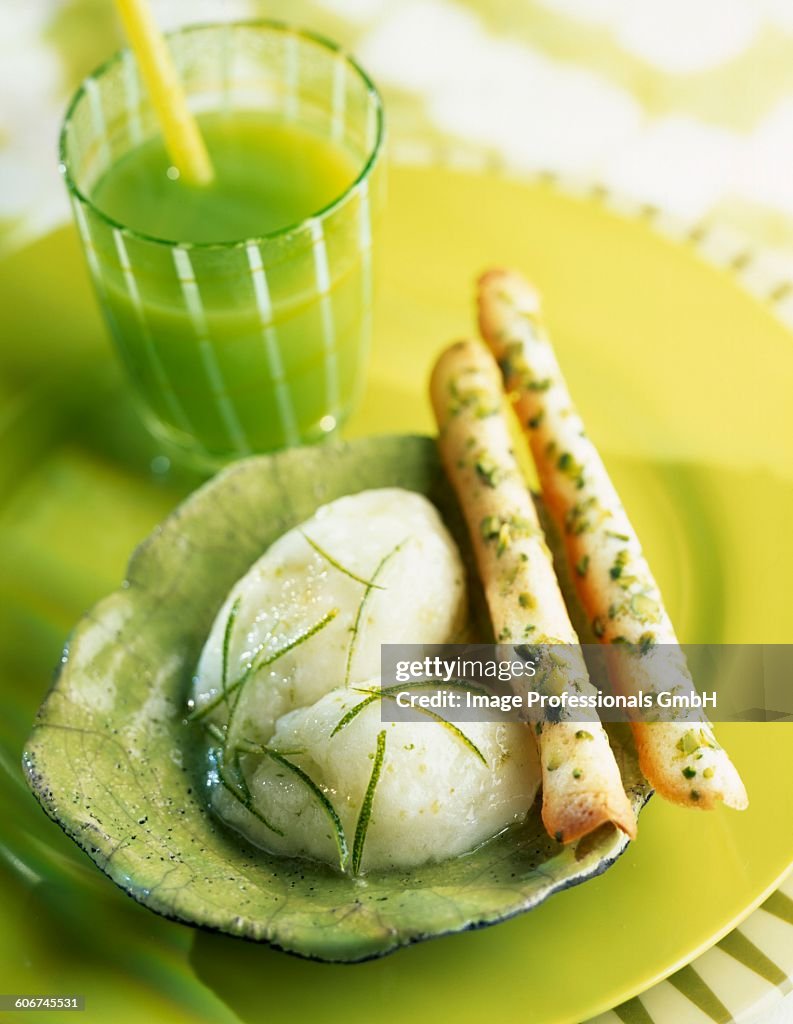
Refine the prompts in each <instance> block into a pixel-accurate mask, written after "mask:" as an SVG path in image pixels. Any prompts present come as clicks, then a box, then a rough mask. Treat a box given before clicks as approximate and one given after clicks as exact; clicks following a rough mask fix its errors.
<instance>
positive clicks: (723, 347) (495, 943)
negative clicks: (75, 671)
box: [0, 169, 793, 1024]
mask: <svg viewBox="0 0 793 1024" xmlns="http://www.w3.org/2000/svg"><path fill="white" fill-rule="evenodd" d="M381 251H382V254H383V259H382V265H381V292H380V300H379V309H378V314H379V319H378V327H377V330H378V335H377V346H376V351H375V358H374V365H373V372H372V376H371V386H370V390H369V392H368V394H367V397H366V399H365V402H364V407H363V409H362V411H361V414H360V415H359V417H357V418H356V421H355V422H354V423H353V424H351V427H350V433H351V435H358V436H360V435H363V434H366V433H370V432H373V431H380V432H394V431H416V430H419V431H429V430H430V429H431V422H430V416H429V408H428V403H427V400H426V397H425V386H426V376H427V370H428V367H429V365H430V363H431V361H432V358H433V356H434V354H435V352H437V350H438V349H439V348H440V347H441V346H442V345H443V344H444V343H445V342H447V341H448V340H449V339H450V338H452V337H455V336H458V335H461V334H465V333H468V332H470V330H471V323H472V320H471V305H470V300H469V296H470V294H471V291H470V289H471V280H472V278H473V276H474V275H475V274H476V273H477V272H478V271H480V270H481V269H483V268H484V267H485V266H486V265H488V264H489V263H491V262H498V263H514V264H516V265H518V266H521V267H523V268H524V269H525V270H526V271H527V272H528V273H530V274H531V275H532V276H533V277H534V279H535V280H536V281H537V283H538V285H539V286H540V288H541V289H542V290H543V293H544V295H545V297H546V306H547V311H548V318H549V320H550V323H551V326H552V329H553V331H554V334H555V337H556V339H557V342H558V345H559V349H560V354H561V358H562V360H563V363H564V366H565V368H566V370H567V373H568V376H569V378H570V383H571V387H572V388H573V390H574V393H575V395H576V398H577V399H578V401H579V404H580V406H581V408H582V411H583V413H584V415H585V418H586V419H587V421H588V423H589V426H590V432H591V434H592V435H593V436H594V437H595V439H596V440H597V442H598V444H599V445H600V447H601V448H602V450H603V451H604V454H605V455H606V458H607V461H608V463H609V466H610V468H611V469H612V472H613V475H614V477H615V480H616V483H617V485H618V487H619V489H620V491H621V492H622V494H623V495H624V497H625V500H626V503H627V505H628V508H629V510H630V512H631V515H632V518H633V519H634V521H635V523H636V525H637V527H638V529H639V532H640V534H641V536H642V539H643V541H644V543H645V547H646V549H647V551H648V554H649V556H650V559H651V562H652V564H653V566H654V568H655V569H656V571H657V574H658V576H659V578H660V582H661V584H662V586H663V588H664V590H665V593H666V596H667V601H668V604H669V607H670V611H671V613H672V617H673V619H674V620H675V622H676V624H677V625H678V627H679V632H680V634H681V637H682V638H683V639H684V640H685V641H688V642H704V641H711V642H720V641H722V642H751V641H754V642H785V641H788V640H789V639H790V628H789V612H788V609H789V600H788V595H787V581H788V580H789V579H790V578H791V576H792V575H793V550H791V548H790V545H786V544H784V543H783V542H782V538H784V537H785V536H786V535H787V531H788V529H789V526H788V524H789V522H790V521H791V519H793V483H792V481H793V457H791V450H790V448H791V445H790V438H791V436H793V422H792V421H793V409H792V408H791V406H790V402H789V395H790V393H791V392H792V391H793V340H792V339H791V337H790V335H789V334H788V332H787V331H786V330H784V329H783V328H782V326H781V325H780V324H779V323H777V321H776V320H775V319H774V317H773V316H772V314H771V311H770V310H769V309H768V308H766V307H764V306H762V305H761V304H760V303H758V302H757V301H755V300H753V299H751V298H750V297H749V296H747V295H746V294H744V293H743V292H742V291H741V290H740V289H739V288H738V287H737V286H736V285H735V283H734V281H733V279H732V278H731V276H730V275H729V274H727V273H726V272H721V271H717V270H714V269H712V268H710V267H708V266H706V265H704V264H703V263H702V262H701V261H700V260H699V259H698V257H697V256H696V254H695V253H694V251H693V249H692V248H691V247H686V246H683V245H680V244H677V243H674V242H671V241H667V240H665V239H662V238H659V237H658V236H656V235H655V234H654V233H653V231H652V230H651V229H650V228H649V227H648V226H647V225H646V224H643V223H638V222H631V221H627V220H624V219H622V218H620V217H618V216H616V215H614V214H611V213H609V212H608V210H606V209H604V207H603V206H602V205H600V204H599V203H597V202H594V201H584V200H576V199H573V198H568V197H565V196H562V195H560V194H558V193H557V192H555V191H553V190H552V189H551V188H549V187H547V186H545V185H536V186H531V187H528V186H525V185H521V184H520V183H517V182H514V183H513V182H506V181H503V180H500V179H497V178H485V177H480V176H476V175H464V174H453V173H449V172H443V171H439V170H432V171H429V170H423V169H416V170H395V171H394V173H393V174H392V178H391V202H390V209H389V218H388V224H387V233H386V238H385V239H384V246H383V248H382V250H381ZM0 308H2V310H3V321H4V338H3V346H2V352H0V394H2V395H3V396H4V397H5V398H7V401H5V403H4V416H3V421H2V431H3V432H2V434H1V435H0V453H1V454H0V525H1V526H2V530H0V556H1V557H2V565H3V572H2V576H0V592H2V619H1V620H0V629H1V630H2V637H3V640H2V646H1V648H0V671H1V672H2V680H1V684H2V685H1V689H2V694H3V700H4V715H3V716H2V719H1V720H0V740H1V741H2V753H3V763H4V764H5V765H6V770H7V775H6V784H5V785H4V786H3V788H2V793H0V799H2V801H3V803H2V807H0V813H2V815H3V822H4V829H3V842H2V848H1V849H0V852H1V853H2V855H3V858H4V862H5V863H4V866H3V867H2V868H1V869H0V873H1V875H2V877H0V882H1V883H2V892H3V900H2V901H0V936H1V937H2V938H0V951H1V952H2V956H1V957H0V964H1V965H2V966H0V987H1V988H2V989H3V990H4V991H7V992H11V991H20V990H21V991H28V992H35V991H42V990H51V991H52V990H57V991H59V992H69V991H74V992H84V993H86V994H87V995H88V999H89V1003H88V1005H89V1009H90V1011H91V1012H90V1013H89V1015H88V1019H93V1020H97V1021H104V1020H109V1019H112V1020H114V1021H118V1022H120V1024H124V1022H126V1021H130V1022H133V1021H134V1022H137V1021H140V1020H141V1019H145V1018H146V1017H148V1018H149V1019H152V1020H156V1021H171V1020H173V1021H194V1020H201V1021H203V1020H224V1021H235V1020H243V1021H249V1022H258V1021H260V1020H261V1019H262V1018H263V1017H270V1016H273V1017H275V1016H279V1017H282V1018H288V1019H292V1020H302V1019H311V1018H313V1017H317V1018H322V1019H323V1020H326V1021H329V1022H333V1021H342V1020H344V1021H350V1020H361V1021H363V1020H369V1019H371V1016H372V1009H371V1007H372V1006H373V1005H375V1004H376V1005H377V1007H378V1009H377V1015H378V1018H379V1019H381V1020H382V1021H384V1022H386V1024H388V1022H390V1021H394V1022H396V1021H397V1020H400V1021H401V1020H404V1019H410V1018H412V1019H414V1020H415V1021H417V1022H425V1021H426V1022H429V1021H431V1020H436V1019H437V1018H438V1017H439V1016H440V1017H442V1018H444V1019H445V1018H447V1017H449V1016H453V1017H455V1018H456V1019H458V1020H460V1021H465V1022H467V1021H471V1022H473V1021H477V1022H479V1021H481V1020H483V1019H490V1018H491V1016H501V1017H502V1018H503V1019H506V1020H514V1019H521V1020H528V1021H531V1020H533V1021H537V1022H542V1024H563V1022H573V1021H577V1020H581V1019H582V1018H584V1017H586V1016H588V1015H591V1014H593V1013H595V1012H597V1011H599V1010H601V1009H604V1008H605V1007H607V1006H609V1005H613V1004H615V1003H617V1002H619V1001H620V1000H622V999H626V998H628V997H629V996H631V995H633V994H634V993H636V992H638V991H641V990H642V989H644V988H645V987H647V986H648V985H650V984H652V983H653V982H654V981H655V980H657V979H658V978H661V977H663V976H665V975H667V974H669V973H670V972H671V971H673V970H674V969H675V968H677V967H678V966H680V965H681V964H683V963H685V962H687V961H688V960H690V959H691V958H692V957H694V956H695V955H696V954H697V953H698V952H699V951H701V950H702V949H704V948H706V947H707V946H708V945H710V944H712V943H713V942H714V941H716V939H717V938H719V937H720V936H721V935H722V934H724V933H726V932H727V931H728V930H729V929H730V928H731V927H733V926H734V925H735V923H737V922H738V921H739V920H741V919H742V918H743V917H744V916H745V915H746V914H747V913H748V912H749V910H750V909H751V908H752V907H753V906H755V905H756V904H757V903H759V902H760V901H761V900H762V898H763V897H764V895H766V894H767V893H768V892H769V891H770V890H771V889H772V888H773V887H774V885H775V884H776V882H777V880H778V879H779V878H780V877H781V876H782V875H783V873H784V872H785V870H786V868H787V867H788V866H789V865H790V862H791V859H793V841H791V836H793V795H791V790H790V787H789V784H788V782H787V780H788V779H789V778H790V774H791V769H793V754H792V753H791V749H792V748H791V742H790V740H791V731H790V727H789V726H788V725H787V724H781V723H780V724H774V723H770V724H765V723H756V724H749V725H733V726H730V727H725V728H722V730H721V735H722V736H723V738H724V741H725V743H726V744H727V745H728V746H729V747H730V750H731V752H733V753H734V756H735V760H736V762H737V763H738V765H739V767H740V769H741V771H742V773H743V775H744V777H745V779H746V782H747V786H748V788H749V791H750V796H751V800H752V805H751V807H750V809H749V811H747V812H746V813H745V814H736V813H730V812H728V811H725V812H719V813H716V814H713V815H704V814H697V813H693V812H684V811H680V810H676V809H674V808H671V807H669V806H668V805H665V804H663V803H662V801H660V800H653V801H651V803H650V805H649V806H648V808H647V809H646V810H645V812H644V813H643V815H642V819H641V828H640V837H639V840H638V841H637V842H636V843H634V844H632V845H631V846H630V847H629V849H628V850H627V852H626V853H625V854H624V855H623V857H622V858H621V859H620V860H619V861H618V862H617V864H616V865H615V866H614V867H613V868H612V869H611V870H610V871H608V872H606V873H605V874H604V875H603V876H601V877H600V878H597V879H594V880H593V881H590V882H587V883H586V884H585V885H582V886H579V887H577V888H575V889H571V890H569V891H568V892H564V893H561V894H559V895H557V896H555V897H554V898H553V899H551V900H549V901H548V902H547V903H545V904H543V906H541V907H539V908H537V909H536V910H534V911H532V912H531V913H530V914H526V915H523V916H521V917H519V918H516V919H514V920H512V921H509V922H507V923H505V924H502V925H499V926H498V927H497V928H492V929H487V930H485V931H478V932H471V933H466V934H462V935H457V936H452V937H449V938H444V939H441V940H438V941H436V942H433V943H427V944H424V945H421V946H414V947H412V948H410V949H407V950H405V951H403V952H400V953H399V954H398V955H396V956H394V957H390V958H387V959H385V960H381V961H376V962H371V963H367V964H362V965H360V966H357V967H354V968H345V967H340V966H339V967H337V966H328V965H320V964H313V963H308V962H303V961H299V960H295V959H292V958H288V957H285V956H284V955H283V954H280V953H277V952H274V951H271V950H268V949H266V948H264V947H261V946H257V945H252V944H250V945H248V944H244V943H241V942H239V941H237V940H233V939H229V938H226V937H223V936H219V935H210V934H206V933H198V932H194V931H192V930H191V929H188V928H185V927H183V926H181V925H178V924H174V923H171V922H168V921H165V920H163V919H161V918H158V917H156V916H155V915H153V914H151V913H150V912H149V911H147V910H144V909H142V908H140V907H139V906H137V905H136V904H135V903H134V902H133V901H131V900H129V899H127V898H126V897H125V896H123V894H121V893H120V892H119V891H118V890H117V889H116V888H115V887H114V886H113V885H111V883H110V882H108V881H107V879H105V878H104V877H103V876H102V875H101V874H100V872H98V871H97V870H96V868H95V867H94V866H93V865H92V864H91V863H90V861H89V860H88V859H87V858H85V857H84V856H83V855H82V854H80V853H79V851H77V850H76V848H75V847H74V846H73V844H71V843H70V842H69V841H68V840H67V839H65V837H63V836H62V835H61V833H60V831H59V830H58V829H57V827H56V826H55V825H54V824H52V823H51V822H49V821H48V820H47V819H46V817H45V816H44V815H43V814H42V813H41V811H40V809H39V808H38V807H37V806H36V803H35V801H34V799H33V798H32V796H31V795H30V793H29V791H28V790H27V788H26V787H25V786H24V783H23V780H22V777H21V771H20V769H19V767H18V765H19V757H20V754H21V750H22V746H23V743H24V740H25V738H26V736H27V734H28V731H29V728H30V724H31V722H32V719H33V715H34V713H35V710H36V708H37V706H38V705H39V703H40V702H41V699H42V698H43V696H44V695H45V692H46V690H47V688H48V686H49V681H50V677H51V672H52V669H53V667H54V666H55V665H56V663H57V661H58V657H59V652H60V648H61V645H62V643H63V640H64V638H65V636H66V634H67V632H68V631H69V630H70V629H71V628H72V626H73V625H74V622H75V621H76V620H77V619H78V618H79V616H80V614H82V613H83V612H84V611H85V609H87V608H88V607H90V606H91V605H92V604H93V603H94V602H95V601H96V600H97V599H98V598H100V597H101V596H103V595H104V594H106V593H109V592H110V591H112V590H113V589H115V588H116V587H117V586H118V583H119V581H120V580H121V578H122V576H123V573H124V567H125V564H126V560H127V558H128V556H129V552H130V551H131V550H132V548H133V546H134V545H135V543H137V542H138V541H140V540H141V539H142V538H143V537H145V536H146V535H147V534H148V532H149V531H150V530H151V529H152V527H153V526H154V525H155V524H156V523H157V522H159V521H160V520H162V519H163V518H164V516H165V515H166V514H167V513H168V512H169V511H170V510H171V509H172V508H173V507H174V506H175V505H176V503H177V501H178V500H179V499H180V498H181V497H182V496H183V495H184V494H185V493H186V491H187V489H188V487H189V486H190V485H191V484H192V482H191V481H187V480H183V479H174V478H173V477H169V476H165V477H161V476H152V475H151V474H150V473H149V463H150V460H151V458H152V457H153V456H154V455H155V454H156V452H155V451H154V450H152V449H151V447H150V446H148V443H147V442H146V441H145V440H144V439H143V438H142V435H141V434H140V432H139V431H138V430H137V428H136V427H135V422H134V419H133V418H132V416H131V414H130V412H129V410H128V409H127V407H126V405H125V404H124V402H123V401H122V400H121V392H120V391H119V385H118V377H117V374H116V371H115V369H114V365H113V363H112V360H111V358H110V355H109V352H108V346H107V343H106V342H105V340H104V337H103V335H102V333H101V330H100V328H99V326H98V321H97V317H96V314H95V311H94V307H93V301H92V297H91V296H90V294H89V291H88V288H87V284H86V281H85V273H84V269H83V264H82V260H81V256H80V254H79V252H78V248H77V245H76V242H75V240H74V238H73V236H72V234H71V232H70V231H63V232H61V233H57V234H55V235H53V236H50V237H49V238H47V239H45V240H44V241H42V242H40V243H39V244H37V245H36V246H34V247H32V248H31V249H29V250H28V251H27V252H26V253H24V254H20V255H19V256H17V257H15V258H14V259H13V260H12V261H11V262H10V263H8V264H6V265H5V266H3V268H2V272H1V273H0ZM155 466H156V468H158V469H159V468H160V467H161V463H159V462H158V463H156V464H155ZM33 1019H35V1016H34V1018H33Z"/></svg>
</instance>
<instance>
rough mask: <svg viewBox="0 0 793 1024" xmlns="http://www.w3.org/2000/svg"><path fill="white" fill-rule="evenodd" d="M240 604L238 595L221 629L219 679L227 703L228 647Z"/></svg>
mask: <svg viewBox="0 0 793 1024" xmlns="http://www.w3.org/2000/svg"><path fill="white" fill-rule="evenodd" d="M241 604H242V598H241V597H238V598H237V600H236V601H235V602H234V604H233V605H232V606H231V611H230V612H229V616H228V618H227V619H226V628H225V629H224V630H223V664H222V668H221V674H220V680H221V685H222V687H223V696H224V697H225V698H226V703H228V699H229V698H228V691H227V687H228V682H229V648H230V647H231V634H232V632H233V630H234V623H235V622H236V621H237V613H238V612H239V610H240V605H241Z"/></svg>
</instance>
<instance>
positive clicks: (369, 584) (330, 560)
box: [299, 530, 385, 590]
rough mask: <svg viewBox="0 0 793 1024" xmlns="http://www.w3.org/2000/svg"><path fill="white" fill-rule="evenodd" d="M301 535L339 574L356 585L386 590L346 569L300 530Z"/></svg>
mask: <svg viewBox="0 0 793 1024" xmlns="http://www.w3.org/2000/svg"><path fill="white" fill-rule="evenodd" d="M299 533H300V536H301V537H302V538H303V540H304V541H305V542H306V543H307V544H309V545H310V546H311V547H312V548H313V549H314V550H315V551H316V553H317V554H318V555H319V556H320V558H324V559H325V561H326V562H328V563H329V564H330V565H332V566H333V568H334V569H338V570H339V572H343V573H344V575H345V576H349V577H350V579H351V580H355V582H356V583H362V584H363V585H364V586H365V587H374V588H375V589H376V590H385V587H381V586H378V585H377V584H376V583H373V582H372V580H367V579H364V578H363V576H358V575H357V573H354V572H353V571H352V569H347V568H345V566H343V565H342V564H341V562H339V561H337V560H336V559H335V558H334V557H333V555H331V554H330V553H329V552H327V551H326V550H325V549H324V548H323V547H320V545H319V544H317V542H316V541H315V540H314V539H313V538H311V537H309V535H308V534H307V533H304V532H303V531H302V530H300V531H299Z"/></svg>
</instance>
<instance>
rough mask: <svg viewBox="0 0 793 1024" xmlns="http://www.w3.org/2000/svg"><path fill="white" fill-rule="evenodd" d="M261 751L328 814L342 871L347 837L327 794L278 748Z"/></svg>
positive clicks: (347, 857)
mask: <svg viewBox="0 0 793 1024" xmlns="http://www.w3.org/2000/svg"><path fill="white" fill-rule="evenodd" d="M261 752H262V753H263V754H265V755H266V756H267V757H269V758H270V759H271V760H273V761H275V762H276V763H277V764H280V765H281V766H282V767H284V768H286V769H287V770H288V771H290V772H292V773H293V774H294V775H296V776H297V777H298V779H300V781H301V782H302V783H303V784H304V785H305V786H306V787H307V788H308V789H309V790H310V791H311V793H312V794H313V795H314V797H315V798H316V800H317V802H318V803H319V805H320V807H321V808H322V809H323V811H324V812H325V814H326V815H327V816H328V819H329V820H330V823H331V825H332V826H333V831H334V835H335V838H336V848H337V850H338V851H339V867H340V868H341V870H342V871H345V870H346V868H347V861H348V860H349V857H350V851H349V848H348V846H347V837H346V836H345V834H344V828H343V827H342V823H341V819H340V818H339V815H338V812H337V811H336V808H335V807H334V806H333V804H332V803H331V802H330V800H329V799H328V797H327V795H326V794H325V793H323V792H322V790H321V789H320V788H319V786H318V785H317V784H316V782H314V780H313V779H312V778H311V776H310V775H309V774H308V773H307V772H304V771H303V769H302V768H300V767H299V766H298V765H296V764H295V763H294V762H293V761H290V760H288V758H286V757H284V755H283V754H282V753H280V752H279V751H278V750H272V749H271V748H270V747H262V748H261Z"/></svg>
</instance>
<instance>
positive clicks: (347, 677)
mask: <svg viewBox="0 0 793 1024" xmlns="http://www.w3.org/2000/svg"><path fill="white" fill-rule="evenodd" d="M409 540H410V538H409V537H405V539H404V540H402V541H400V542H399V544H397V545H396V546H395V547H393V548H392V549H391V550H390V551H389V552H388V553H387V554H385V555H383V557H382V558H381V559H380V562H379V564H378V566H377V568H376V569H375V571H374V572H373V573H372V578H371V580H370V581H369V582H368V583H367V584H366V590H364V592H363V597H362V598H361V602H360V604H359V605H358V611H357V612H356V615H355V622H354V623H353V624H352V633H351V636H350V646H349V647H348V648H347V665H346V667H345V670H344V685H345V686H349V684H350V673H351V672H352V659H353V655H354V654H355V644H356V642H357V640H358V633H359V630H360V626H361V619H362V618H363V612H364V608H365V607H366V604H367V602H368V600H369V595H370V594H371V593H372V591H373V590H375V589H377V590H385V589H386V588H385V587H378V586H377V585H376V584H375V580H376V579H377V577H378V576H379V575H380V573H381V572H382V571H383V569H385V567H386V565H387V564H388V563H389V562H390V561H391V559H392V558H393V557H394V555H396V554H397V552H398V551H400V550H401V549H402V548H403V547H404V546H405V544H407V542H408V541H409ZM336 731H337V730H336V729H334V732H336ZM331 735H333V733H331Z"/></svg>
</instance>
